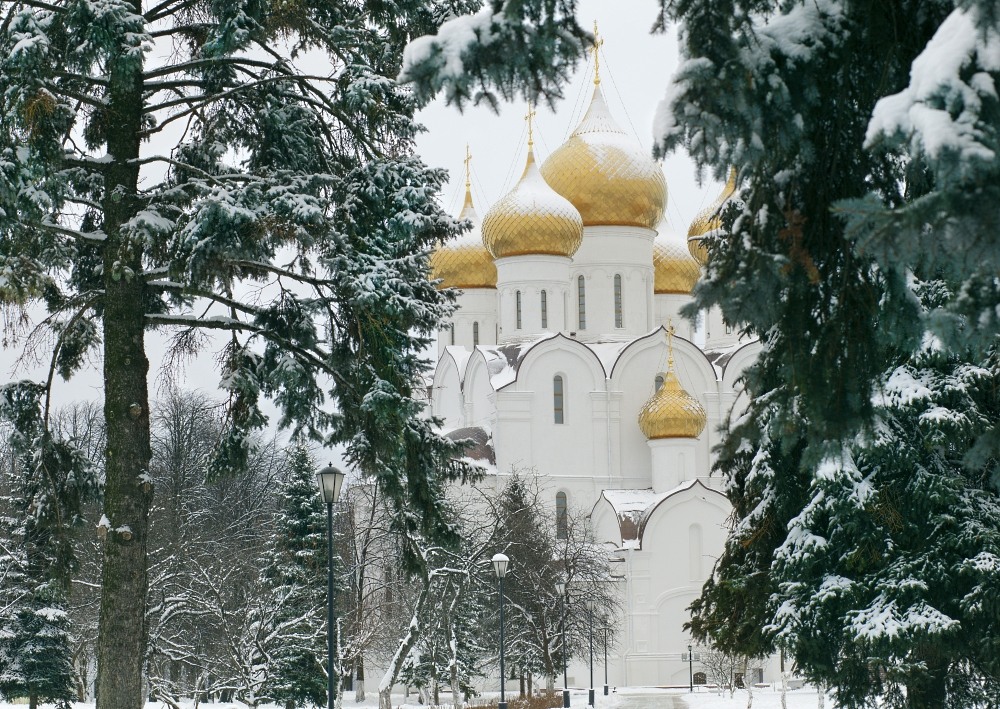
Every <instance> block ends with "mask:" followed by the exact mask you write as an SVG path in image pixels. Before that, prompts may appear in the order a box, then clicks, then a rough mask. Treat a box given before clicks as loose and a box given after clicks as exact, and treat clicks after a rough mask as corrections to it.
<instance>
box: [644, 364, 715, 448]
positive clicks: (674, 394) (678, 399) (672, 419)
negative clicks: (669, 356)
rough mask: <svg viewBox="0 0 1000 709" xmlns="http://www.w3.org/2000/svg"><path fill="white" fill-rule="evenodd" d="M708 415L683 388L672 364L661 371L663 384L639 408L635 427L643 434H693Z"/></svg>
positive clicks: (685, 435)
mask: <svg viewBox="0 0 1000 709" xmlns="http://www.w3.org/2000/svg"><path fill="white" fill-rule="evenodd" d="M707 421H708V415H707V414H706V413H705V407H704V406H702V405H701V402H699V401H698V400H697V399H695V398H694V397H693V396H691V395H690V394H688V393H687V392H686V391H684V387H682V386H681V383H680V381H679V380H678V379H677V375H676V374H674V372H673V368H672V367H671V368H669V369H668V370H667V372H666V374H664V375H663V386H661V387H660V389H659V391H657V392H656V393H655V394H653V396H652V397H651V398H650V399H649V401H647V402H646V404H645V406H643V407H642V410H641V411H640V412H639V428H640V429H642V432H643V434H645V436H646V438H648V439H651V440H652V439H654V438H697V437H698V436H700V435H701V432H702V431H704V430H705V424H706V423H707Z"/></svg>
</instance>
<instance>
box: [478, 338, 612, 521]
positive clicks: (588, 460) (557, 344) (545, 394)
mask: <svg viewBox="0 0 1000 709" xmlns="http://www.w3.org/2000/svg"><path fill="white" fill-rule="evenodd" d="M557 375H559V376H562V378H563V391H564V399H563V421H564V422H563V423H561V424H559V423H556V422H555V415H554V398H553V379H554V378H555V377H556V376H557ZM603 388H604V376H603V370H602V369H601V367H600V363H599V362H598V361H597V358H596V357H595V356H594V355H593V354H591V353H590V352H589V351H587V350H584V349H583V348H582V347H580V346H579V345H576V344H575V343H572V342H570V341H567V340H566V339H564V338H556V339H554V340H550V341H546V342H543V343H541V344H539V345H537V346H536V347H535V348H534V349H533V350H532V351H531V352H530V353H529V354H528V355H527V356H526V357H525V360H524V361H523V362H522V363H521V369H520V371H519V374H518V379H517V381H516V382H514V383H513V384H511V385H510V386H508V387H506V388H504V389H502V390H501V391H499V392H497V396H496V402H497V427H496V431H495V432H494V442H495V444H496V453H497V470H498V471H499V473H500V474H501V475H506V474H508V473H510V472H511V470H520V471H527V470H534V472H537V473H538V474H539V475H541V476H551V477H552V478H553V480H551V487H552V493H551V494H552V495H555V492H556V488H559V489H563V490H565V491H566V492H567V494H568V496H569V504H570V505H571V506H572V507H584V506H585V507H588V508H589V507H590V506H591V505H592V504H593V502H594V501H595V500H596V499H597V495H598V494H599V492H600V490H602V489H603V488H605V487H607V480H608V476H607V463H606V461H607V450H608V449H607V444H606V441H607V422H606V418H605V413H604V411H605V407H604V403H603V402H604V400H605V399H606V397H605V394H604V392H603Z"/></svg>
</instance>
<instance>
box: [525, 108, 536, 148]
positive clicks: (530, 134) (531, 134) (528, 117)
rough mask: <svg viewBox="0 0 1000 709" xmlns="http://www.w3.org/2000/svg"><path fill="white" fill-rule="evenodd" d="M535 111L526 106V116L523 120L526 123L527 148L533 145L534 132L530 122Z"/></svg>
mask: <svg viewBox="0 0 1000 709" xmlns="http://www.w3.org/2000/svg"><path fill="white" fill-rule="evenodd" d="M536 113H537V111H536V110H535V109H534V108H532V107H531V104H530V103H529V104H528V114H527V115H526V116H525V117H524V120H526V121H527V122H528V147H529V148H530V147H532V146H533V145H534V144H535V132H534V129H533V127H532V125H531V122H532V120H533V119H534V117H535V114H536Z"/></svg>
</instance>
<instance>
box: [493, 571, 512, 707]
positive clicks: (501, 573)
mask: <svg viewBox="0 0 1000 709" xmlns="http://www.w3.org/2000/svg"><path fill="white" fill-rule="evenodd" d="M509 564H510V559H508V558H507V557H506V555H504V554H494V555H493V570H494V571H495V572H496V574H497V579H499V581H500V705H499V706H498V707H497V709H507V701H506V697H505V696H504V684H505V683H506V682H507V675H506V672H505V671H504V666H503V577H504V576H506V575H507V566H508V565H509Z"/></svg>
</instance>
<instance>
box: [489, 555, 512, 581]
mask: <svg viewBox="0 0 1000 709" xmlns="http://www.w3.org/2000/svg"><path fill="white" fill-rule="evenodd" d="M509 565H510V559H508V558H507V555H506V554H494V555H493V570H494V571H495V572H496V574H497V578H498V579H502V578H503V577H504V576H506V575H507V567H508V566H509Z"/></svg>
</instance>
